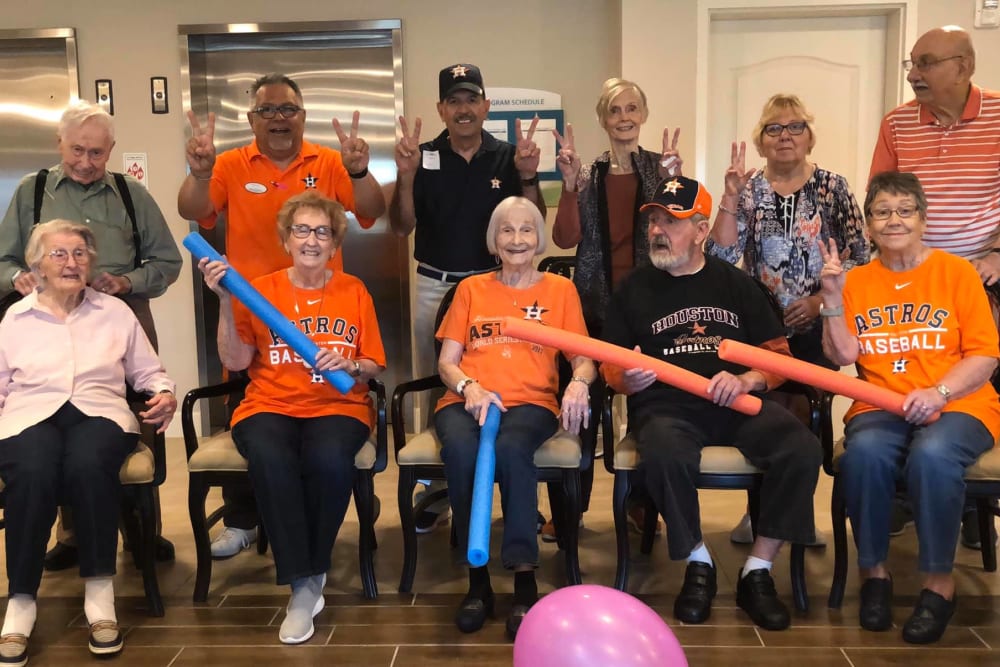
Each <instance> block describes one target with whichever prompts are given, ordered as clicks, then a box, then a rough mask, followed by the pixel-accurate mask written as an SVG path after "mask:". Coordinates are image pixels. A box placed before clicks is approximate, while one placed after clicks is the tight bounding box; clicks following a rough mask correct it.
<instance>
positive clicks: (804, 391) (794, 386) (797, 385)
mask: <svg viewBox="0 0 1000 667" xmlns="http://www.w3.org/2000/svg"><path fill="white" fill-rule="evenodd" d="M777 390H778V391H783V392H785V393H786V394H797V395H799V396H805V397H806V400H808V401H809V430H810V431H812V432H813V434H814V435H815V436H816V437H817V438H821V437H822V428H823V427H822V409H823V406H822V403H823V400H824V399H825V397H826V392H825V391H823V390H822V389H817V388H816V387H813V386H812V385H808V384H802V383H801V382H797V381H795V380H786V381H785V382H784V384H782V385H781V386H780V387H778V389H777Z"/></svg>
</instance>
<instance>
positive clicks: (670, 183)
mask: <svg viewBox="0 0 1000 667" xmlns="http://www.w3.org/2000/svg"><path fill="white" fill-rule="evenodd" d="M654 206H655V207H657V208H662V209H663V210H664V211H666V212H667V213H669V214H670V215H672V216H674V217H675V218H681V219H683V218H690V217H691V216H692V215H694V214H695V213H701V214H702V215H704V216H705V217H706V218H710V217H712V195H710V194H709V193H708V190H706V189H705V186H704V185H702V184H701V183H699V182H698V181H696V180H694V179H693V178H684V177H683V176H671V177H670V178H667V179H664V180H662V181H660V184H659V185H657V186H656V194H655V195H654V196H653V199H652V200H650V201H649V202H648V203H646V204H643V205H642V206H641V207H640V208H639V210H640V211H646V210H648V209H650V208H652V207H654Z"/></svg>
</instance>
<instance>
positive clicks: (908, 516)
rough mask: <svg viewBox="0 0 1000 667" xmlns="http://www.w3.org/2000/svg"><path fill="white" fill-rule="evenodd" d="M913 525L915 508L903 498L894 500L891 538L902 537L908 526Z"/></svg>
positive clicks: (890, 518) (890, 525)
mask: <svg viewBox="0 0 1000 667" xmlns="http://www.w3.org/2000/svg"><path fill="white" fill-rule="evenodd" d="M912 525H913V508H912V507H910V503H909V501H907V500H904V499H903V498H899V497H895V498H893V499H892V516H890V517H889V536H890V537H896V536H897V535H902V534H903V531H904V530H906V527H907V526H912Z"/></svg>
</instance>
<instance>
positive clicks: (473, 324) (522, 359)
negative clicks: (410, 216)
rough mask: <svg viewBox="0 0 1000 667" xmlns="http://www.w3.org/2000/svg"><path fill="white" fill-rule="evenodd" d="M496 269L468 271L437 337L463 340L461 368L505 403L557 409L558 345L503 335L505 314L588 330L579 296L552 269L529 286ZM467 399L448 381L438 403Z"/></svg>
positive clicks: (456, 291) (562, 327)
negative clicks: (502, 277)
mask: <svg viewBox="0 0 1000 667" xmlns="http://www.w3.org/2000/svg"><path fill="white" fill-rule="evenodd" d="M497 275H498V274H496V273H483V274H480V275H477V276H470V277H468V278H466V279H465V280H463V281H462V282H460V283H459V284H458V287H457V288H456V290H455V298H454V300H453V301H452V303H451V307H450V308H449V309H448V313H447V315H445V318H444V321H443V322H441V328H439V329H438V332H437V337H438V339H442V340H443V339H445V338H450V339H452V340H455V341H458V342H460V343H462V344H463V345H464V346H465V351H464V352H463V354H462V361H461V362H460V363H459V367H461V369H462V371H463V372H464V373H465V374H466V375H468V376H469V377H471V378H475V379H476V380H477V381H478V382H479V384H481V385H482V386H483V388H484V389H487V390H489V391H492V392H496V393H498V394H500V398H501V399H502V400H503V404H504V405H505V406H507V407H511V406H515V405H525V404H528V403H530V404H532V405H540V406H542V407H544V408H548V409H549V410H551V411H552V412H553V413H555V414H558V413H559V404H558V399H557V396H556V393H557V392H558V391H559V367H558V365H557V363H556V361H557V360H556V355H557V354H559V350H557V349H555V348H554V347H545V346H542V345H537V344H535V343H529V342H528V341H525V340H521V339H519V338H512V337H510V336H506V335H504V332H503V324H502V323H503V318H504V317H521V318H524V319H526V320H534V321H537V322H541V323H542V324H547V325H549V326H553V327H558V328H560V329H565V330H567V331H571V332H573V333H577V334H581V335H583V336H586V335H587V327H586V325H585V324H584V323H583V311H582V309H581V307H580V297H579V296H578V295H577V292H576V287H574V286H573V283H572V282H570V281H569V280H567V279H566V278H563V277H562V276H557V275H555V274H552V273H543V274H542V278H541V280H539V281H538V282H537V283H535V284H534V285H532V286H531V287H529V288H527V289H514V288H512V287H508V286H506V285H504V284H503V283H501V282H500V281H499V280H497ZM464 402H465V399H464V398H462V397H461V396H459V395H458V394H457V393H455V388H454V387H449V388H448V391H447V392H445V395H444V397H442V398H441V400H440V401H438V404H437V409H438V410H440V409H441V408H443V407H445V406H448V405H451V404H452V403H464Z"/></svg>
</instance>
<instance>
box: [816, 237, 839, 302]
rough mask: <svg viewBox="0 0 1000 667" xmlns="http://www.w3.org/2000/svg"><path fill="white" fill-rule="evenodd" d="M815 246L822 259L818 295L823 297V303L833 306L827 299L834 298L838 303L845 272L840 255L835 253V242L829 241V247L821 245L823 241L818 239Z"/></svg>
mask: <svg viewBox="0 0 1000 667" xmlns="http://www.w3.org/2000/svg"><path fill="white" fill-rule="evenodd" d="M816 244H817V245H818V246H819V255H820V257H822V258H823V268H822V269H821V270H820V272H819V278H820V285H821V288H820V293H821V294H823V296H824V299H823V302H824V303H825V304H827V305H828V306H833V305H835V304H834V303H833V302H832V300H828V297H834V298H835V299H836V303H840V299H841V298H842V296H841V295H842V294H843V293H844V282H845V281H846V279H847V272H846V271H844V265H843V263H842V259H841V255H840V253H839V252H837V241H836V240H834V239H833V238H831V239H829V246H827V245H826V244H824V243H823V239H819V240H818V241H817V242H816Z"/></svg>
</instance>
